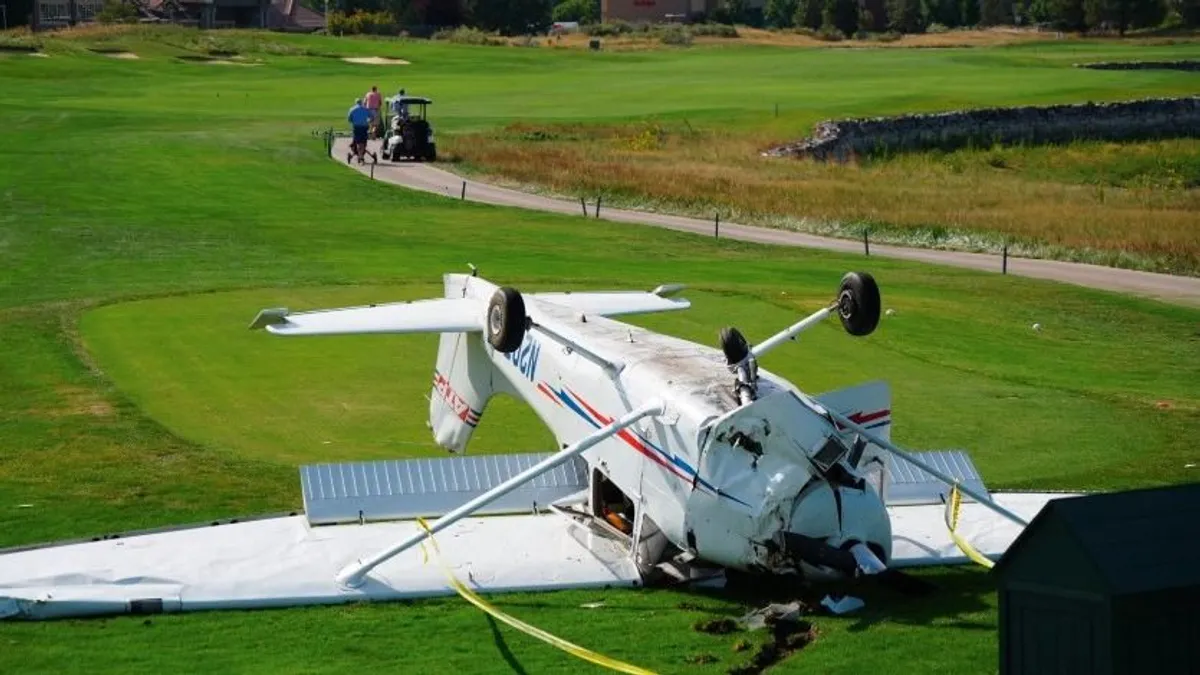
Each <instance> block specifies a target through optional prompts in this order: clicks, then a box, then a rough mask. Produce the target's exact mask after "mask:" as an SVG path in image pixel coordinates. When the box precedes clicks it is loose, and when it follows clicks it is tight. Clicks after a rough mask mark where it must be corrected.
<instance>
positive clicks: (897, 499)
mask: <svg viewBox="0 0 1200 675" xmlns="http://www.w3.org/2000/svg"><path fill="white" fill-rule="evenodd" d="M912 455H913V456H914V457H916V458H917V459H919V460H921V461H922V462H925V463H926V464H928V465H929V466H931V467H933V468H934V469H936V470H938V471H940V472H942V473H943V474H945V475H946V476H948V477H950V478H953V479H954V480H956V481H958V482H959V483H960V484H962V485H965V486H966V487H968V488H971V489H973V490H975V491H976V492H978V493H980V494H982V495H983V496H985V497H988V498H989V499H990V498H991V495H989V494H988V491H987V487H986V486H985V485H984V484H983V478H982V477H981V476H980V475H979V471H978V470H977V469H976V468H975V464H974V463H973V462H972V461H971V457H970V456H969V455H968V454H967V453H965V452H963V451H962V450H944V451H943V450H935V451H930V452H914V453H912ZM887 463H888V482H887V485H886V486H885V488H884V501H885V502H886V503H887V505H888V506H913V505H917V504H944V503H946V499H947V498H948V495H949V494H950V486H949V485H946V484H945V483H943V482H942V481H940V480H938V479H937V478H935V477H934V476H933V475H932V474H930V473H929V472H927V471H925V470H924V469H921V468H919V467H916V466H914V465H912V464H909V463H908V462H906V461H904V460H903V459H900V458H898V457H896V456H894V455H888V456H887ZM963 501H964V502H967V501H970V502H973V501H975V500H974V499H971V498H970V497H969V496H967V495H963Z"/></svg>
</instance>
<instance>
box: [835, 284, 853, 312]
mask: <svg viewBox="0 0 1200 675" xmlns="http://www.w3.org/2000/svg"><path fill="white" fill-rule="evenodd" d="M853 313H854V294H853V293H851V292H850V290H849V289H847V290H844V291H842V293H841V295H839V296H838V314H840V315H841V317H842V318H843V319H849V318H850V315H851V314H853Z"/></svg>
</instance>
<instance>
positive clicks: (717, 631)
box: [692, 618, 738, 635]
mask: <svg viewBox="0 0 1200 675" xmlns="http://www.w3.org/2000/svg"><path fill="white" fill-rule="evenodd" d="M692 628H694V629H696V630H697V631H699V632H701V633H712V634H713V635H725V634H727V633H732V632H734V631H736V630H737V629H738V626H737V622H735V621H734V620H733V619H730V618H724V619H709V620H708V621H697V622H696V623H695V624H693V625H692Z"/></svg>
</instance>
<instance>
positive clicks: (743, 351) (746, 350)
mask: <svg viewBox="0 0 1200 675" xmlns="http://www.w3.org/2000/svg"><path fill="white" fill-rule="evenodd" d="M721 351H723V352H725V362H726V363H728V364H729V365H731V366H732V365H733V364H735V363H741V362H742V361H743V360H745V358H746V357H747V356H749V355H750V344H749V343H748V342H746V338H745V336H743V335H742V332H741V331H739V330H738V329H736V328H734V327H733V326H730V327H728V328H722V329H721Z"/></svg>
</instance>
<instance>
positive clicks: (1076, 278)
mask: <svg viewBox="0 0 1200 675" xmlns="http://www.w3.org/2000/svg"><path fill="white" fill-rule="evenodd" d="M349 148H350V141H349V139H347V138H336V139H334V146H333V159H335V160H337V161H339V162H343V163H344V162H345V159H346V154H347V153H348V152H349ZM370 149H371V150H372V151H375V152H378V142H376V141H372V142H371V144H370ZM350 166H352V168H354V169H356V170H358V171H359V172H361V173H365V174H368V175H369V174H370V172H371V163H370V158H369V157H368V160H367V164H366V165H364V166H359V165H358V163H357V162H354V163H353V164H351V165H350ZM374 175H375V179H376V180H380V181H383V182H386V183H392V184H394V185H400V186H403V187H407V188H411V189H414V190H422V191H425V192H433V193H436V194H440V195H443V196H447V197H452V198H455V199H458V198H460V197H461V195H462V190H463V183H464V181H465V182H466V186H467V188H466V198H467V200H468V201H472V202H480V203H484V204H494V205H498V206H515V207H518V208H523V209H531V210H534V211H549V212H552V213H562V214H568V215H575V216H580V215H582V209H581V207H580V205H579V202H577V201H570V200H566V199H555V198H552V197H543V196H541V195H535V194H529V193H526V192H521V191H519V190H511V189H508V188H502V187H497V186H495V185H491V184H489V183H481V182H479V181H474V180H471V179H467V178H463V177H462V176H459V175H457V174H454V173H451V172H449V171H446V170H444V169H440V168H437V167H435V166H432V165H429V164H418V163H403V164H393V163H391V162H388V161H384V160H382V159H381V160H380V161H379V163H378V164H376V165H375V174H374ZM594 208H595V204H590V205H589V216H588V217H594V214H595V210H594ZM600 218H601V219H603V220H609V221H616V222H622V223H636V224H640V225H652V226H655V227H663V228H667V229H671V230H678V231H682V232H691V233H694V234H700V235H704V236H712V234H713V222H712V221H710V220H699V219H696V218H686V217H683V216H672V215H665V214H660V213H648V212H644V211H630V210H626V209H616V208H607V209H606V208H601V210H600ZM720 236H721V237H723V238H728V239H737V240H740V241H747V242H754V243H759V244H774V245H779V246H800V247H804V248H815V249H824V250H828V251H839V252H842V253H861V252H862V250H863V246H862V242H859V241H855V240H850V239H833V238H830V237H819V236H816V235H812V234H804V233H802V232H793V231H789V230H777V229H772V228H767V227H755V226H750V225H738V224H736V223H726V222H722V223H721V226H720ZM871 255H873V256H875V255H877V256H882V257H887V258H902V259H905V260H916V261H920V262H926V263H933V264H937V265H951V266H955V267H967V268H971V269H978V270H986V271H990V272H996V273H999V272H1000V267H1001V257H1000V256H998V255H992V254H987V253H967V252H960V251H941V250H934V249H921V248H906V247H902V246H890V245H886V244H871ZM1008 273H1009V274H1015V275H1018V276H1024V277H1033V278H1037V279H1048V280H1052V281H1060V282H1064V283H1069V284H1076V285H1079V286H1086V287H1089V288H1097V289H1102V290H1107V291H1117V292H1122V293H1129V294H1133V295H1140V296H1145V297H1150V298H1155V299H1158V300H1162V301H1165V302H1171V303H1175V304H1181V305H1189V306H1192V307H1200V278H1197V277H1184V276H1174V275H1170V274H1156V273H1153V272H1140V271H1137V270H1127V269H1119V268H1115V267H1104V266H1101V265H1087V264H1084V263H1072V262H1062V261H1057V260H1037V259H1033V258H1014V257H1013V256H1009V257H1008Z"/></svg>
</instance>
